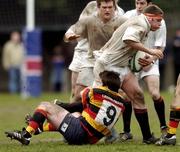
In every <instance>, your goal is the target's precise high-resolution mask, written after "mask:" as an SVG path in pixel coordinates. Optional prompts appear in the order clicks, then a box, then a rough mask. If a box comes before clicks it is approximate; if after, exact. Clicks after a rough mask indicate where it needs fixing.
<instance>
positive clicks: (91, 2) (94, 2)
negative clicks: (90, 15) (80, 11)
mask: <svg viewBox="0 0 180 152" xmlns="http://www.w3.org/2000/svg"><path fill="white" fill-rule="evenodd" d="M95 6H97V2H96V1H90V2H89V3H88V4H87V5H86V7H90V8H91V7H95Z"/></svg>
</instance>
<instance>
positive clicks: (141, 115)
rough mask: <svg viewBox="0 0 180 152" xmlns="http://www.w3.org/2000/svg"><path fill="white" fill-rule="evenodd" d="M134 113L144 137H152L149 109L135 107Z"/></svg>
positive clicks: (145, 138)
mask: <svg viewBox="0 0 180 152" xmlns="http://www.w3.org/2000/svg"><path fill="white" fill-rule="evenodd" d="M134 113H135V116H136V119H137V121H138V123H139V126H140V128H141V132H142V135H143V139H144V140H147V139H149V138H151V137H152V135H151V131H150V126H149V120H148V113H147V109H134Z"/></svg>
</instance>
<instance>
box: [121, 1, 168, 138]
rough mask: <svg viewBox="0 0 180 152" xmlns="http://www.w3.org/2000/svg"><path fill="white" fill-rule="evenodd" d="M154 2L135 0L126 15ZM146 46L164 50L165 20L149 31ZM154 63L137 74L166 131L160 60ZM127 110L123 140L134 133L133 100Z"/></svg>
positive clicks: (124, 118)
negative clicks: (133, 5)
mask: <svg viewBox="0 0 180 152" xmlns="http://www.w3.org/2000/svg"><path fill="white" fill-rule="evenodd" d="M151 4H152V0H135V7H136V8H135V9H133V10H130V11H127V12H126V13H125V14H124V16H126V17H127V18H131V17H135V16H138V15H140V14H141V13H142V11H143V9H144V8H145V7H147V6H148V5H151ZM145 46H147V47H149V48H157V49H161V50H162V51H164V48H165V46H166V25H165V21H164V20H162V21H161V26H160V28H159V29H158V30H156V31H150V32H149V33H148V37H147V40H146V43H145ZM154 61H155V62H154V63H153V64H151V65H149V66H147V67H145V68H144V69H143V70H141V71H140V72H139V73H137V76H138V77H139V79H142V80H143V81H144V82H145V83H146V85H147V88H148V92H149V94H150V95H151V97H152V100H153V101H154V108H155V110H156V113H157V115H158V118H159V122H160V129H161V131H162V133H163V134H164V133H166V129H167V125H166V120H165V104H164V100H163V98H162V97H161V95H160V84H159V83H160V80H159V76H160V73H159V60H157V58H154ZM127 104H128V105H127V108H126V111H125V112H124V113H123V122H124V129H123V131H124V132H123V133H120V138H121V140H122V141H125V140H128V139H131V138H132V134H131V133H130V121H131V114H132V107H131V102H130V101H129V102H128V103H127Z"/></svg>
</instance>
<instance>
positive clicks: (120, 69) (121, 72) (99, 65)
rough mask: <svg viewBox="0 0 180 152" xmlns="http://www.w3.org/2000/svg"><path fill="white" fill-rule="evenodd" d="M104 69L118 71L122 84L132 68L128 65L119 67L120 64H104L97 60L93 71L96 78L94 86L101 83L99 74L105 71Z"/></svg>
mask: <svg viewBox="0 0 180 152" xmlns="http://www.w3.org/2000/svg"><path fill="white" fill-rule="evenodd" d="M104 70H107V71H114V72H117V73H118V74H119V77H120V80H121V84H122V82H123V80H124V77H125V75H127V74H128V73H129V72H130V69H129V67H128V66H124V67H119V66H111V65H103V63H101V61H99V60H97V61H96V63H95V67H94V71H93V72H94V79H95V81H94V83H93V86H94V87H95V86H100V85H101V80H100V77H99V74H100V73H101V72H103V71H104Z"/></svg>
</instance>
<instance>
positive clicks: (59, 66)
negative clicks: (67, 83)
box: [51, 45, 65, 92]
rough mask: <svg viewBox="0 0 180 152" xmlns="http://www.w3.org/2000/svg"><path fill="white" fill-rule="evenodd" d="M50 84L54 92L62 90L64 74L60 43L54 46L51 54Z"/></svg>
mask: <svg viewBox="0 0 180 152" xmlns="http://www.w3.org/2000/svg"><path fill="white" fill-rule="evenodd" d="M51 63H52V72H51V86H52V90H53V91H55V92H59V91H62V88H63V76H64V63H65V62H64V56H63V49H62V47H61V46H60V45H57V46H55V47H54V50H53V56H52V60H51Z"/></svg>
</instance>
